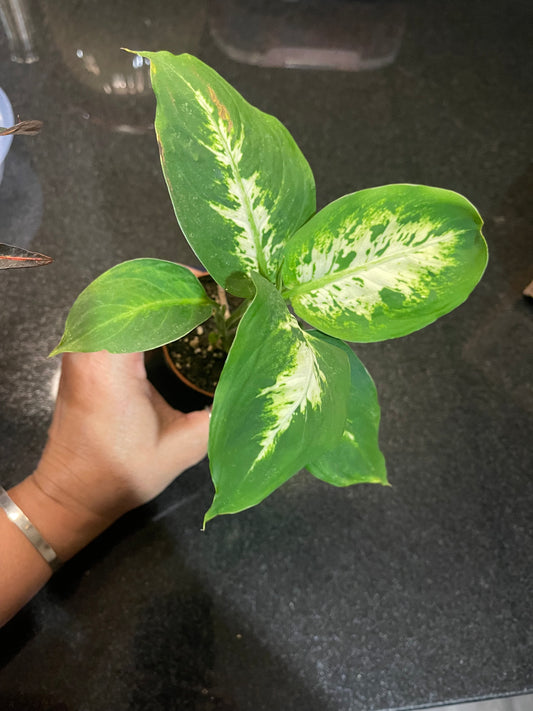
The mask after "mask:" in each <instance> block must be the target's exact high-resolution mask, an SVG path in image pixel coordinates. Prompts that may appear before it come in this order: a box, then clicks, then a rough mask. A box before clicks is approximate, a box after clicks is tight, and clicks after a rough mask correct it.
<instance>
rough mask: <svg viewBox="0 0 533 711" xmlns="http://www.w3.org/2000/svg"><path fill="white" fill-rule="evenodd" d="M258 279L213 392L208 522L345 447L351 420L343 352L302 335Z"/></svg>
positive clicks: (249, 503)
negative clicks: (340, 445)
mask: <svg viewBox="0 0 533 711" xmlns="http://www.w3.org/2000/svg"><path fill="white" fill-rule="evenodd" d="M253 278H254V283H255V286H256V290H257V293H256V296H255V298H254V301H253V302H252V304H251V306H250V307H249V308H248V311H247V312H246V314H245V315H244V317H243V320H242V322H241V324H240V325H239V329H238V331H237V336H236V339H235V342H234V343H233V346H232V348H231V351H230V354H229V356H228V360H227V362H226V365H225V367H224V371H223V373H222V377H221V379H220V382H219V384H218V387H217V390H216V393H215V400H214V406H213V414H212V418H211V425H210V430H209V459H210V463H211V473H212V476H213V482H214V484H215V489H216V494H215V498H214V501H213V505H212V507H211V509H210V510H209V512H208V514H207V516H206V520H209V519H210V518H213V517H214V516H216V515H218V514H223V513H234V512H236V511H240V510H242V509H245V508H248V507H250V506H254V505H255V504H257V503H259V501H261V500H262V499H263V498H265V496H268V494H270V493H271V492H272V491H274V489H276V488H277V487H278V486H280V485H281V484H282V483H283V482H284V481H286V480H287V479H289V478H290V477H291V476H293V474H295V473H296V472H297V471H298V470H299V469H301V468H302V467H303V466H304V465H305V464H306V462H307V461H309V458H310V457H311V458H313V459H315V458H316V459H318V458H319V457H320V456H321V455H322V454H323V453H324V452H325V451H326V450H327V449H329V448H330V447H332V446H334V445H335V443H336V442H340V440H341V437H342V431H343V427H344V422H345V419H346V408H347V403H346V400H347V393H348V392H349V387H350V368H349V361H348V358H347V356H346V354H345V353H344V352H343V351H342V350H340V349H338V348H336V347H335V346H333V345H331V344H330V343H327V342H325V341H324V340H322V339H320V338H318V337H316V336H314V335H313V334H309V333H306V332H304V331H302V329H301V328H300V326H299V325H298V322H297V321H296V319H295V318H294V316H293V315H292V314H290V312H289V311H288V309H287V307H286V305H285V303H284V301H283V299H282V298H281V296H280V294H279V292H278V291H277V290H276V289H275V287H274V286H273V285H272V284H270V283H269V282H268V281H266V280H265V279H263V278H262V277H260V276H259V275H254V277H253ZM236 379H238V382H239V387H238V388H236V387H235V382H236Z"/></svg>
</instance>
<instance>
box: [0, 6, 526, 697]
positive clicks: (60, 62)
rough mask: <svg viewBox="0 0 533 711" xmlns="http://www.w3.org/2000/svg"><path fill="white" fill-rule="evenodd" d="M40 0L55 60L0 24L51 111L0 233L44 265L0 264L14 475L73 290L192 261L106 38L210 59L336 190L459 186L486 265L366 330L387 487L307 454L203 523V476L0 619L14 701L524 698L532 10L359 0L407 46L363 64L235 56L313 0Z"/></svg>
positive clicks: (22, 164)
mask: <svg viewBox="0 0 533 711" xmlns="http://www.w3.org/2000/svg"><path fill="white" fill-rule="evenodd" d="M25 4H26V5H27V6H28V8H29V9H30V10H31V21H32V24H33V41H34V46H35V51H36V52H37V54H38V55H39V57H40V59H39V61H38V62H36V63H33V64H16V63H13V62H11V61H10V52H9V48H8V43H7V40H6V38H5V35H4V34H1V35H0V86H2V88H3V89H4V90H5V91H6V93H7V94H8V96H9V97H10V99H11V102H12V104H13V107H14V111H15V114H20V116H21V118H26V119H30V118H39V119H42V120H43V121H44V122H45V128H44V130H43V131H42V133H41V135H40V136H38V137H35V138H30V137H27V138H22V137H18V138H16V139H15V140H14V142H13V147H12V150H11V153H10V154H9V156H8V161H7V163H6V172H5V177H4V182H3V184H2V185H1V186H0V241H1V242H10V243H16V244H18V245H20V246H30V245H31V246H32V247H33V248H34V249H36V250H38V251H42V252H44V253H46V254H49V255H51V256H53V257H54V258H55V262H54V264H52V265H51V266H49V267H46V268H43V269H36V270H29V271H27V270H12V271H7V272H2V273H1V274H0V295H1V296H0V298H1V304H2V309H1V314H0V332H1V333H2V347H1V350H0V368H1V372H2V378H1V381H0V401H1V403H2V407H1V410H0V461H1V462H2V475H1V477H2V483H3V484H4V486H9V485H11V484H13V483H15V482H17V481H19V480H21V479H22V478H23V477H24V476H25V475H26V474H27V473H29V472H31V471H32V468H33V467H34V466H35V464H36V462H37V461H38V458H39V454H40V451H41V448H42V446H43V444H44V441H45V437H46V430H47V426H48V423H49V419H50V415H51V411H52V408H53V399H52V394H51V393H52V391H53V383H54V382H55V380H56V376H57V370H58V367H59V361H58V359H54V360H47V358H46V356H47V353H48V352H49V351H50V350H51V348H52V347H53V345H55V344H56V342H57V340H58V338H59V336H60V333H61V330H62V325H63V322H64V318H65V316H66V313H67V311H68V308H69V307H70V305H71V303H72V301H73V300H74V298H75V296H76V295H77V294H78V293H79V291H80V289H81V288H82V287H83V286H85V285H86V284H87V283H88V282H89V281H90V280H91V279H92V278H94V277H95V276H97V275H98V274H99V273H101V272H102V271H103V270H104V269H106V268H108V267H110V266H112V265H114V264H116V263H118V262H120V261H122V260H124V259H129V258H134V257H140V256H145V257H160V258H166V259H174V260H176V261H182V262H183V261H185V262H192V261H194V257H192V256H191V252H190V250H189V248H188V247H187V245H186V243H185V241H184V239H183V237H182V236H180V233H179V229H178V227H177V225H176V222H175V219H174V216H173V213H172V208H171V205H170V201H169V198H168V195H167V192H166V188H165V185H164V182H163V178H162V176H161V173H160V167H159V161H158V154H157V147H156V142H155V138H154V135H153V132H152V131H151V130H150V128H149V125H150V122H151V119H152V114H153V105H154V104H153V99H152V97H151V95H150V93H149V92H148V89H147V88H146V90H145V93H141V95H139V96H137V97H129V96H120V95H119V96H116V95H115V94H113V93H111V94H108V93H106V90H105V88H104V89H103V88H102V87H104V84H106V82H107V83H108V85H109V86H110V84H109V82H110V83H111V84H112V83H113V81H114V80H113V72H114V67H115V63H117V65H116V66H118V67H119V72H118V75H117V73H116V72H115V78H116V77H117V76H119V74H120V71H123V70H122V69H121V67H124V66H126V65H124V64H120V62H122V61H123V58H122V57H120V55H119V54H118V53H117V52H115V50H114V48H115V47H120V46H124V45H126V46H132V47H138V48H139V49H169V50H172V51H176V52H177V51H184V50H186V51H191V52H193V53H195V54H197V55H198V56H199V57H200V58H201V59H204V60H205V61H207V62H208V63H210V64H211V65H212V66H214V67H215V68H216V69H217V70H218V71H219V72H220V73H222V74H223V76H225V77H226V78H227V79H228V80H229V81H230V82H231V83H233V84H234V85H235V86H236V87H237V88H238V89H239V90H240V91H241V92H242V93H243V94H244V95H245V96H246V97H247V98H248V99H249V100H250V101H251V102H252V103H254V104H256V105H258V106H260V107H261V108H263V109H264V110H266V111H268V112H270V113H273V114H275V115H276V116H278V117H279V118H280V119H281V120H282V121H283V122H284V123H285V124H286V125H287V126H288V128H289V129H290V130H291V132H292V133H293V135H294V136H295V138H296V140H297V141H298V143H299V144H300V146H301V148H302V150H303V152H304V154H305V155H306V156H307V157H308V159H309V161H310V164H311V166H312V168H313V170H314V173H315V177H316V182H317V186H318V201H319V205H320V206H322V205H324V204H325V203H326V202H329V201H330V200H332V199H334V198H335V197H338V196H340V195H341V194H343V193H346V192H351V191H353V190H355V189H360V188H364V187H370V186H373V185H379V184H385V183H390V182H417V183H427V184H430V185H436V186H440V187H446V188H451V189H455V190H457V191H459V192H461V193H463V194H465V195H466V196H467V197H468V198H469V199H470V200H471V201H472V202H473V203H474V204H475V205H476V206H477V207H478V209H479V210H480V212H481V214H482V215H483V217H484V220H485V235H486V238H487V241H488V244H489V249H490V251H491V261H490V264H489V267H488V270H487V273H486V275H485V277H484V279H483V281H482V283H481V284H480V285H479V287H478V288H477V289H476V290H475V292H474V293H473V295H472V296H471V298H470V299H469V301H468V302H467V303H466V304H465V305H463V306H461V307H460V308H459V309H458V310H456V311H455V312H453V313H452V314H450V315H448V316H446V317H444V318H443V319H441V320H440V321H439V322H438V323H437V324H434V325H432V326H430V327H428V328H427V329H425V330H423V331H421V332H418V333H416V334H413V335H411V336H409V337H406V338H402V339H398V340H396V341H391V342H388V343H379V344H371V345H365V346H361V347H357V348H356V351H357V353H358V354H359V355H360V356H361V358H362V359H363V361H364V362H365V364H366V365H367V367H368V369H369V370H370V372H371V373H372V375H373V376H374V378H375V380H376V383H377V386H378V392H379V393H380V400H381V405H382V410H383V419H382V428H381V442H382V447H383V450H384V453H385V455H386V457H387V462H388V470H389V478H390V481H391V483H392V488H382V487H378V486H372V485H361V486H358V487H352V488H349V489H345V490H340V489H335V488H333V487H328V486H327V485H325V484H323V483H322V482H320V481H318V480H315V479H314V478H313V477H311V476H310V475H308V474H306V473H305V472H302V473H300V474H299V475H297V476H296V477H295V478H294V479H292V480H291V481H290V482H289V483H288V484H286V485H285V486H284V487H282V488H281V489H280V490H278V491H277V492H275V493H274V494H273V495H272V496H271V497H270V498H269V499H267V500H266V501H265V502H264V503H263V504H261V505H260V506H259V507H256V508H255V509H252V510H250V511H247V512H245V513H242V514H239V515H236V516H231V517H222V518H220V519H217V520H215V521H213V522H212V523H211V524H210V525H209V526H208V529H207V531H206V532H205V533H202V532H201V531H200V528H201V522H202V516H203V513H204V511H205V510H206V508H207V506H208V504H209V502H210V499H211V495H212V489H211V484H210V480H209V475H208V470H207V464H205V463H203V464H201V465H199V466H198V467H196V468H195V469H194V470H191V471H189V472H187V473H186V474H184V475H183V476H182V477H180V479H178V480H177V481H176V482H175V483H174V484H173V485H172V486H171V487H170V488H169V489H168V490H167V491H166V492H165V493H164V494H163V495H161V496H160V497H159V498H158V499H157V500H156V501H155V502H153V503H152V504H150V505H148V506H145V507H143V508H142V509H140V510H138V511H135V512H133V513H132V514H130V515H129V516H127V517H125V518H124V519H122V520H121V521H120V522H119V523H118V524H117V525H115V526H114V527H113V528H112V529H111V530H109V531H108V532H106V533H105V534H104V535H103V536H102V537H101V538H100V539H98V540H97V541H95V542H94V543H93V544H92V545H91V546H89V548H87V549H86V550H85V551H83V552H82V553H81V554H80V555H79V556H77V558H75V559H74V560H73V561H71V562H70V563H69V564H68V565H67V566H66V567H65V568H64V569H63V571H62V572H60V573H59V574H58V575H57V576H56V577H55V579H53V580H52V581H51V583H50V584H49V585H48V586H47V588H46V589H44V590H43V591H42V592H41V593H40V594H39V595H38V596H37V597H36V598H35V600H34V601H33V602H32V603H30V604H29V605H28V606H27V607H26V609H25V610H23V611H22V612H21V613H20V614H19V615H18V616H17V617H16V618H15V619H14V620H13V621H12V622H11V623H10V624H9V625H8V626H7V627H6V628H4V629H3V630H2V631H0V708H1V709H2V711H52V710H55V711H59V710H62V711H101V710H102V709H114V711H123V710H124V711H126V710H127V711H137V710H139V711H141V710H142V711H168V710H169V709H179V710H180V711H182V710H187V709H195V710H198V711H207V710H208V709H232V710H233V709H235V710H238V711H261V710H263V709H264V710H265V711H266V710H269V711H270V710H272V709H276V710H277V709H280V710H281V709H283V711H351V710H354V711H355V710H357V711H358V710H364V711H375V710H377V709H399V708H402V709H404V708H412V707H414V706H417V705H426V704H427V705H431V704H439V703H445V702H449V701H452V700H461V699H473V698H486V697H491V696H498V695H504V694H515V693H521V692H525V691H532V690H533V670H532V660H533V631H532V630H533V624H532V623H533V608H532V602H531V600H532V595H531V593H532V590H533V576H532V570H533V560H532V558H533V531H532V522H531V512H532V510H533V481H532V476H531V474H532V472H533V461H532V453H533V448H532V446H531V439H532V438H531V433H532V419H533V412H532V411H533V384H532V380H533V379H532V367H531V365H532V355H531V354H532V345H533V304H532V303H530V302H527V301H526V300H525V299H524V298H523V297H522V296H521V291H522V289H523V288H524V287H525V286H526V284H527V283H528V282H529V281H531V280H532V279H533V265H532V258H533V231H532V225H533V209H532V205H533V202H532V200H531V194H532V189H533V168H532V165H531V162H530V158H531V146H532V122H531V108H532V107H531V95H532V94H531V89H532V86H531V76H532V72H533V58H532V54H531V33H530V29H531V27H532V26H533V5H532V4H531V3H530V2H526V1H520V2H519V1H516V2H513V3H509V2H507V1H506V0H485V1H484V2H481V0H474V1H473V2H470V3H464V2H462V1H460V0H444V1H442V0H440V1H438V2H437V0H434V1H433V0H425V1H424V2H414V0H413V2H406V3H400V2H396V3H392V5H380V4H379V3H375V2H374V3H373V4H372V5H369V4H368V3H367V4H366V6H365V7H366V10H364V11H363V13H367V14H364V20H362V22H363V23H367V24H364V26H363V29H362V30H361V32H360V33H358V34H356V35H354V37H355V39H354V42H356V41H357V42H359V43H362V45H364V47H363V48H364V50H365V51H364V52H363V54H365V53H366V54H365V56H366V55H367V54H368V55H371V56H372V57H374V58H375V57H376V56H378V55H380V53H382V54H383V56H385V55H386V51H384V50H383V52H382V45H383V43H384V45H387V42H389V45H390V47H392V50H391V51H392V54H394V51H396V50H395V49H394V48H395V47H396V45H398V47H399V51H398V53H397V55H398V56H397V57H396V59H395V61H393V62H392V63H389V64H388V65H384V66H381V67H379V66H377V64H379V62H377V64H376V68H374V69H368V70H367V71H358V72H356V71H341V70H338V71H327V70H322V69H301V68H300V69H290V70H289V69H283V68H272V67H258V66H253V65H249V64H244V63H242V62H238V61H236V60H235V59H232V58H230V56H228V52H229V54H230V55H231V56H237V55H236V51H237V50H236V49H235V46H236V44H237V45H238V40H239V39H240V40H242V47H240V49H239V52H241V54H240V55H239V56H240V57H241V58H242V57H243V56H244V55H243V53H244V54H246V53H248V54H250V51H251V50H250V47H251V48H252V49H253V47H254V46H261V48H264V45H265V43H266V44H267V45H268V42H272V41H273V38H274V39H275V38H276V27H277V28H278V29H279V28H281V29H279V31H280V32H282V33H285V34H284V35H283V37H284V41H285V43H288V44H290V43H291V42H292V43H293V44H294V43H295V42H297V41H298V37H300V35H299V34H298V28H299V27H304V29H305V28H307V29H305V31H306V32H310V33H311V34H312V35H313V39H312V41H313V42H315V43H319V41H320V32H319V29H320V27H321V23H320V22H317V21H315V20H316V16H315V15H313V14H312V13H317V12H319V9H320V8H318V9H317V8H316V7H312V8H307V9H306V7H305V3H303V2H300V3H291V4H287V3H283V2H279V3H273V2H270V3H267V2H263V3H248V5H254V7H255V10H254V12H255V13H256V15H254V17H252V18H250V17H249V16H248V15H245V16H244V20H242V18H241V20H239V17H240V16H239V15H238V12H239V5H241V6H243V5H246V3H238V2H231V3H228V4H227V6H226V8H227V10H226V11H222V10H221V9H220V7H219V8H218V9H216V8H215V7H214V5H205V4H204V3H203V2H201V0H198V1H197V2H192V1H188V2H184V3H181V4H180V3H178V4H176V3H172V2H170V0H167V1H166V2H162V3H160V4H159V8H158V13H159V15H158V16H156V15H155V10H154V9H153V8H152V7H150V5H151V4H150V3H141V2H137V1H135V2H128V3H126V2H123V1H122V0H121V1H120V2H118V1H117V2H113V3H104V2H96V1H95V2H92V3H91V2H80V1H78V2H71V3H62V4H60V3H55V2H53V1H52V0H40V2H28V3H25ZM152 5H153V6H154V7H155V6H156V4H155V3H154V4H152ZM315 5H316V3H315ZM345 5H346V3H345ZM358 5H360V3H351V5H350V7H351V10H350V12H353V13H357V12H359V9H358V8H357V6H358ZM280 7H281V10H280V9H279V8H280ZM328 7H330V8H331V6H328ZM369 7H370V8H373V9H371V10H369ZM225 12H226V14H224V13H225ZM259 12H264V13H265V12H266V16H265V18H266V19H265V18H263V19H264V22H262V21H259V20H261V18H259V20H258V18H257V13H259ZM381 12H382V13H383V14H380V13H381ZM283 13H289V17H288V19H287V17H285V16H284V14H283ZM299 13H300V14H299ZM368 13H369V14H368ZM391 13H392V14H391ZM327 14H329V15H334V13H333V11H332V10H331V9H330V10H328V13H327ZM309 17H312V19H313V23H311V25H312V27H314V28H315V30H316V32H315V30H313V31H311V30H310V29H309ZM380 18H382V19H383V18H385V19H383V23H385V26H384V27H383V26H382V25H380ZM328 22H329V20H328ZM328 22H326V20H324V27H325V30H324V33H325V35H327V34H328V33H330V35H331V28H330V26H329V25H328ZM383 23H382V24H383ZM387 23H388V24H387ZM402 25H403V36H400V35H401V32H400V30H401V27H402ZM261 28H263V29H261ZM261 32H263V35H262V36H261V37H259V38H258V37H257V35H255V34H254V33H261ZM313 32H314V34H313ZM317 32H318V39H317V37H316V33H317ZM291 33H293V34H291ZM341 34H342V33H341V32H340V30H339V36H340V35H341ZM330 35H329V38H330V39H331V36H330ZM376 36H379V37H380V38H381V39H380V42H378V43H377V46H376V43H374V44H373V43H372V40H371V39H369V38H375V37H376ZM295 37H296V39H295ZM343 41H345V40H344V39H343ZM380 43H381V44H380ZM395 43H396V44H395ZM400 43H401V44H400ZM141 44H142V45H143V46H140V45H141ZM317 46H318V45H317ZM398 47H396V48H397V49H398ZM77 49H80V50H82V52H83V61H81V62H80V59H82V58H81V57H79V56H78V55H77V54H76V50H77ZM344 56H347V55H344ZM91 57H92V60H91ZM117 57H118V58H117ZM94 62H96V65H97V66H98V71H99V72H100V74H98V72H97V71H96V70H95V69H94V66H95V64H94ZM91 67H92V69H91ZM110 77H111V78H110ZM115 84H116V86H115V89H117V88H118V90H120V87H121V86H122V84H121V79H120V76H119V78H118V81H117V82H115ZM126 85H127V81H126ZM109 90H110V91H111V92H113V89H112V88H110V89H109ZM0 584H1V571H0Z"/></svg>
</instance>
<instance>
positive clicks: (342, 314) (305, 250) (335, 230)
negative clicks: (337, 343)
mask: <svg viewBox="0 0 533 711" xmlns="http://www.w3.org/2000/svg"><path fill="white" fill-rule="evenodd" d="M481 226H482V220H481V217H480V216H479V214H478V212H477V211H476V209H475V208H474V207H473V205H471V204H470V203H469V202H468V200H466V199H465V198H464V197H462V196H461V195H458V194H457V193H454V192H451V191H449V190H442V189H439V188H429V187H425V186H421V185H386V186H383V187H380V188H371V189H369V190H361V191H360V192H357V193H352V194H351V195H345V196H344V197H342V198H340V199H339V200H336V201H335V202H333V203H331V204H330V205H328V206H327V207H325V208H324V209H323V210H321V212H319V213H318V214H317V215H316V216H315V217H313V218H312V219H311V220H309V222H307V223H306V224H305V225H304V226H303V227H302V228H301V229H300V230H298V232H297V233H296V235H295V236H294V237H293V239H292V240H290V241H289V243H288V244H287V246H286V249H285V261H284V264H283V279H284V283H285V285H286V287H287V291H286V292H285V294H284V295H285V296H287V297H288V298H290V299H291V302H292V305H293V308H294V310H295V312H296V313H297V314H298V316H300V317H301V318H302V319H304V320H305V321H307V322H308V323H310V324H312V325H313V326H315V328H318V329H319V330H321V331H324V332H325V333H329V334H330V335H332V336H336V337H337V338H345V339H347V340H349V341H358V342H366V341H382V340H385V339H387V338H395V337H398V336H405V335H406V334H408V333H411V332H412V331H416V330H418V329H420V328H423V327H424V326H426V325H427V324H429V323H432V322H433V321H435V320H436V319H437V318H439V316H442V315H443V314H445V313H448V312H449V311H451V310H452V309H454V308H455V307H456V306H459V304H461V303H462V302H463V301H464V300H465V299H466V298H467V296H468V295H469V294H470V292H471V291H472V289H473V288H474V287H475V285H476V284H477V282H478V281H479V279H480V278H481V276H482V274H483V271H484V269H485V266H486V263H487V246H486V244H485V240H484V239H483V236H482V234H481Z"/></svg>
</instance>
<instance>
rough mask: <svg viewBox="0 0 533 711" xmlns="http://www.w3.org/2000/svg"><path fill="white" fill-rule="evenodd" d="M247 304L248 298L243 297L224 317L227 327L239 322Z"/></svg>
mask: <svg viewBox="0 0 533 711" xmlns="http://www.w3.org/2000/svg"><path fill="white" fill-rule="evenodd" d="M249 305H250V299H245V300H244V301H243V302H242V303H241V304H239V305H238V306H237V308H236V309H235V311H234V312H233V313H232V314H231V315H230V316H229V318H227V319H226V327H227V328H228V329H230V328H233V326H235V325H236V324H238V323H239V321H240V320H241V318H242V317H243V316H244V313H245V311H246V309H247V308H248V306H249Z"/></svg>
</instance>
